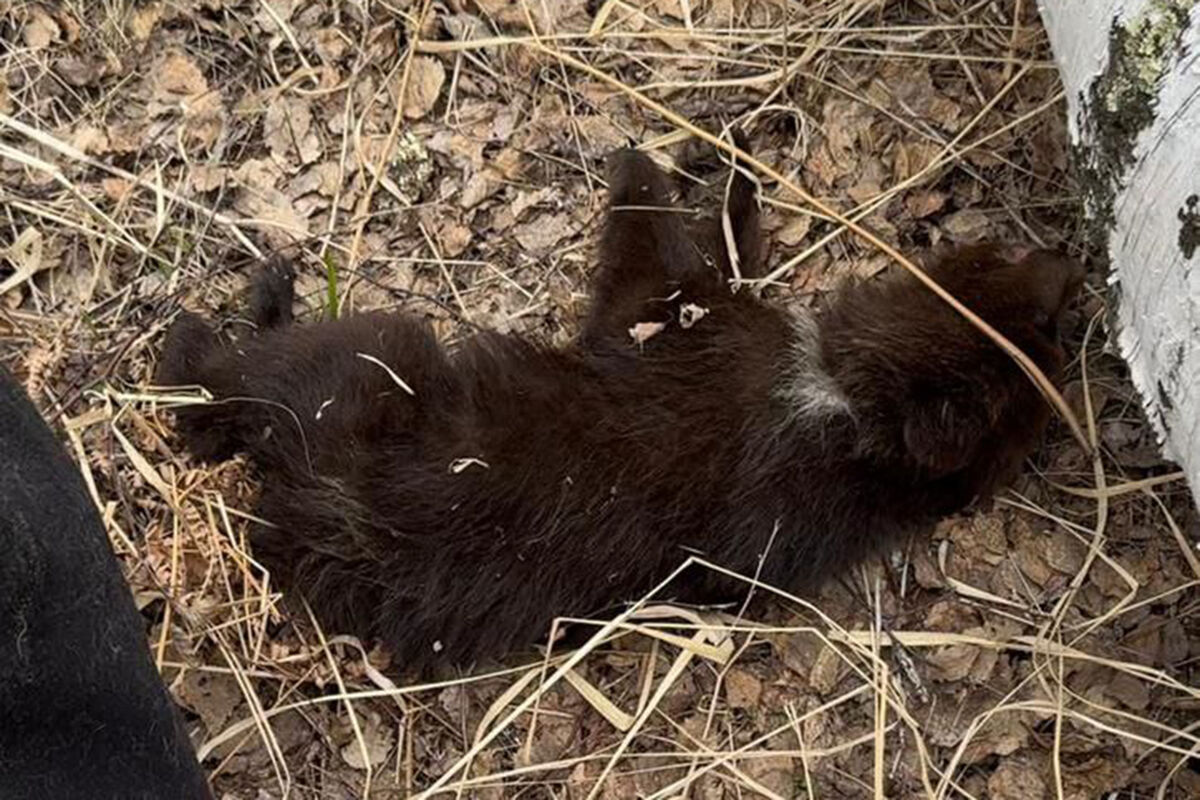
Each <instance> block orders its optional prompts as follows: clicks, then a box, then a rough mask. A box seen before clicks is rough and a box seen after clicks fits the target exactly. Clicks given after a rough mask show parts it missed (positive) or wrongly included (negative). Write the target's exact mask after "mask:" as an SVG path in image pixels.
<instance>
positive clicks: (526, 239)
mask: <svg viewBox="0 0 1200 800" xmlns="http://www.w3.org/2000/svg"><path fill="white" fill-rule="evenodd" d="M572 230H573V225H572V224H571V218H570V217H569V216H568V215H566V214H543V215H542V216H540V217H538V218H537V219H535V220H533V221H532V222H529V223H527V224H525V225H522V226H520V227H519V228H518V229H517V230H516V232H515V234H514V235H515V236H516V237H517V241H518V242H520V244H521V247H522V248H523V249H525V250H526V251H527V252H529V253H533V254H535V255H540V254H543V253H548V252H549V251H550V250H552V249H553V248H554V246H555V245H557V244H558V243H559V242H560V241H562V240H563V239H565V238H566V237H568V236H570V235H571V233H572Z"/></svg>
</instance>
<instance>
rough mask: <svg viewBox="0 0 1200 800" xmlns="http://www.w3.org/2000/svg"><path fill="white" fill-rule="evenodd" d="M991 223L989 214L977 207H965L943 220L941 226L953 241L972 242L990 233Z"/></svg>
mask: <svg viewBox="0 0 1200 800" xmlns="http://www.w3.org/2000/svg"><path fill="white" fill-rule="evenodd" d="M990 227H991V223H990V222H989V221H988V216H987V214H984V213H983V212H982V211H980V210H979V209H977V208H964V209H962V210H961V211H955V212H954V213H953V214H951V215H949V216H948V217H946V218H945V219H943V220H942V224H941V228H942V230H943V231H945V233H946V238H948V239H949V240H950V241H952V242H959V243H967V244H969V243H971V242H978V241H980V240H981V239H983V238H984V237H986V236H987V234H988V229H989V228H990Z"/></svg>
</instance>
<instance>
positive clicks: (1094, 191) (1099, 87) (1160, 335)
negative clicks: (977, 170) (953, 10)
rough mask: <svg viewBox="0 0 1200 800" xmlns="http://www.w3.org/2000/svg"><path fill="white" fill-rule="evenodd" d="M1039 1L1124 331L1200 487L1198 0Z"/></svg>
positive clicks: (1150, 404)
mask: <svg viewBox="0 0 1200 800" xmlns="http://www.w3.org/2000/svg"><path fill="white" fill-rule="evenodd" d="M1039 2H1040V5H1041V13H1042V18H1043V20H1044V21H1045V24H1046V30H1047V32H1048V34H1049V36H1050V41H1051V45H1052V46H1053V49H1054V53H1055V59H1056V61H1057V62H1058V65H1059V68H1060V70H1061V72H1062V78H1063V83H1064V85H1065V87H1066V90H1067V96H1068V98H1069V111H1070V127H1071V136H1072V139H1073V140H1074V141H1075V144H1076V145H1077V149H1076V157H1077V158H1076V165H1077V167H1078V169H1079V172H1080V175H1081V180H1082V184H1083V187H1084V190H1085V193H1086V196H1087V201H1088V212H1089V215H1090V216H1091V217H1092V218H1093V220H1095V221H1096V223H1098V226H1097V227H1098V230H1099V236H1100V242H1101V243H1102V244H1103V246H1104V247H1106V249H1107V256H1108V259H1109V262H1110V267H1111V269H1110V273H1109V274H1110V278H1109V281H1110V284H1111V285H1112V287H1113V290H1114V291H1113V293H1112V294H1113V297H1114V300H1115V307H1116V308H1115V311H1116V319H1115V322H1116V326H1117V341H1118V342H1119V345H1120V348H1121V353H1122V355H1123V356H1124V357H1125V359H1126V361H1127V362H1128V364H1129V368H1130V371H1131V373H1132V376H1133V381H1134V384H1135V385H1136V387H1137V389H1138V391H1139V392H1140V393H1141V396H1142V401H1143V404H1144V406H1145V409H1146V414H1147V416H1148V417H1149V419H1150V421H1151V423H1152V424H1153V425H1154V427H1155V430H1156V431H1157V432H1158V435H1159V438H1160V441H1161V443H1162V444H1163V449H1164V454H1165V455H1166V456H1167V457H1168V458H1170V459H1172V460H1174V461H1176V462H1178V463H1179V464H1180V465H1181V466H1182V467H1183V468H1184V469H1185V470H1186V472H1187V474H1188V478H1189V481H1190V482H1191V486H1192V489H1193V491H1194V493H1196V494H1198V495H1200V246H1198V245H1200V206H1198V205H1197V199H1196V196H1197V195H1198V194H1200V2H1198V0H1039Z"/></svg>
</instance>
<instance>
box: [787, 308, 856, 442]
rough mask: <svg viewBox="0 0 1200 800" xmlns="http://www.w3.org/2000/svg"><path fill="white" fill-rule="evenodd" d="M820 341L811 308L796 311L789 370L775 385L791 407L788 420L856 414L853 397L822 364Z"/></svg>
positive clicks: (789, 407) (788, 357)
mask: <svg viewBox="0 0 1200 800" xmlns="http://www.w3.org/2000/svg"><path fill="white" fill-rule="evenodd" d="M820 344H821V343H820V340H819V331H818V329H817V320H816V317H815V316H814V315H813V314H812V312H810V311H808V310H807V309H799V310H797V311H795V312H794V313H793V316H792V341H791V344H790V346H789V347H788V354H787V364H786V369H785V370H784V374H783V378H782V380H781V381H780V382H779V383H778V384H777V386H776V388H775V396H776V397H778V398H779V399H780V400H782V401H784V402H785V403H786V404H787V406H788V414H787V422H788V423H792V422H797V421H801V420H806V421H817V420H822V419H828V418H830V417H836V416H842V415H851V414H853V411H854V410H853V408H851V406H850V400H849V398H847V397H846V395H845V393H844V392H843V391H842V389H841V387H839V386H838V385H837V382H836V381H834V379H833V376H832V375H830V374H829V373H828V372H827V371H826V370H825V365H824V364H822V363H821V348H820Z"/></svg>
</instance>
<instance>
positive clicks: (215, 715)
mask: <svg viewBox="0 0 1200 800" xmlns="http://www.w3.org/2000/svg"><path fill="white" fill-rule="evenodd" d="M176 692H177V693H178V695H179V701H180V702H181V703H182V704H183V705H184V706H185V707H186V708H188V709H190V710H191V711H192V712H193V713H195V714H196V715H198V716H199V717H200V719H201V720H203V721H204V727H205V729H206V730H207V731H208V733H209V734H210V735H215V734H217V733H219V732H220V731H222V730H223V729H224V728H225V726H226V724H228V722H229V719H230V717H232V716H233V712H234V709H236V708H237V707H238V706H239V705H240V704H241V702H242V690H241V689H240V688H239V687H238V684H237V679H235V678H234V677H233V676H231V675H221V674H216V673H211V672H200V671H198V670H190V671H188V673H187V674H185V675H184V676H183V679H182V680H180V681H179V684H178V687H177V689H176Z"/></svg>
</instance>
